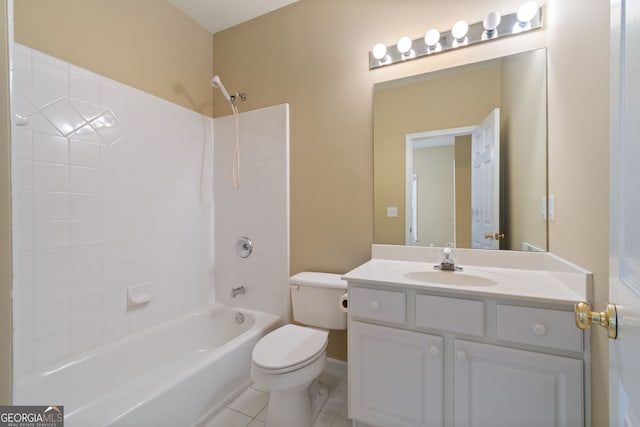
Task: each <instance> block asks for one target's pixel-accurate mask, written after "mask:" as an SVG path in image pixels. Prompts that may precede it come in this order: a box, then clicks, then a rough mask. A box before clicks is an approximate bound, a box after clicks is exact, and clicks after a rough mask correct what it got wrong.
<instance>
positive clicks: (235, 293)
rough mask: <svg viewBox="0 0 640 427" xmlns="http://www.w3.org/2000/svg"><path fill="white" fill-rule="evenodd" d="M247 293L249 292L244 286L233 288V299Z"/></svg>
mask: <svg viewBox="0 0 640 427" xmlns="http://www.w3.org/2000/svg"><path fill="white" fill-rule="evenodd" d="M245 292H247V290H246V289H245V288H244V286H237V287H235V288H231V298H235V297H237V296H238V295H243V294H244V293H245Z"/></svg>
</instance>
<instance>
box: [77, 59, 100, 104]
mask: <svg viewBox="0 0 640 427" xmlns="http://www.w3.org/2000/svg"><path fill="white" fill-rule="evenodd" d="M69 95H70V96H71V97H72V98H76V99H81V100H83V101H85V102H89V103H93V104H96V105H98V104H100V82H99V81H98V80H97V79H95V78H92V76H91V75H90V74H89V73H87V72H86V71H84V70H83V69H81V68H77V67H73V66H72V67H71V73H70V75H69Z"/></svg>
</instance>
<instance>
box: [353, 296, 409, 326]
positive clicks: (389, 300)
mask: <svg viewBox="0 0 640 427" xmlns="http://www.w3.org/2000/svg"><path fill="white" fill-rule="evenodd" d="M349 312H350V313H351V316H355V317H360V318H363V319H371V320H380V321H383V322H392V323H399V324H404V323H405V321H406V294H405V293H404V292H396V291H382V290H379V289H367V288H351V290H350V294H349Z"/></svg>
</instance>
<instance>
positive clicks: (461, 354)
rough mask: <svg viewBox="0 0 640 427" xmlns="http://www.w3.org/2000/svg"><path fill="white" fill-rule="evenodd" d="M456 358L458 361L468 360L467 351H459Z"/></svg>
mask: <svg viewBox="0 0 640 427" xmlns="http://www.w3.org/2000/svg"><path fill="white" fill-rule="evenodd" d="M456 356H457V357H458V360H467V352H466V351H462V350H459V351H458V353H456Z"/></svg>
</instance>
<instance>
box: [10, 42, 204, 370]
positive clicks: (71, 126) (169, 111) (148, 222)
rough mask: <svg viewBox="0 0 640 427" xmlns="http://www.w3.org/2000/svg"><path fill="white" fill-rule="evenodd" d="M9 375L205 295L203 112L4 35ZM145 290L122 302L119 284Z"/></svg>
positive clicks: (170, 313)
mask: <svg viewBox="0 0 640 427" xmlns="http://www.w3.org/2000/svg"><path fill="white" fill-rule="evenodd" d="M13 55H14V56H13V77H12V78H13V89H12V94H11V95H12V103H13V106H12V107H13V110H12V114H13V122H14V124H13V129H12V195H13V200H12V205H13V233H14V234H13V236H14V239H13V240H14V283H13V298H14V301H13V309H14V325H13V327H14V364H15V366H14V373H15V374H14V375H15V376H16V377H20V376H24V375H26V374H28V373H30V372H32V371H35V370H37V369H39V368H41V367H44V366H46V365H47V364H49V363H51V362H54V361H57V360H60V359H63V358H65V357H68V356H71V355H74V354H78V353H81V352H83V351H86V350H88V349H91V348H93V347H96V346H99V345H101V344H104V343H106V342H109V341H112V340H115V339H117V338H120V337H123V336H125V335H129V334H132V333H134V332H137V331H139V330H141V329H143V328H146V327H149V326H152V325H154V324H156V323H158V322H161V321H163V320H166V319H169V318H172V317H175V316H177V315H179V314H181V313H185V312H188V311H190V310H193V309H196V308H199V307H202V306H203V305H206V304H207V302H208V301H210V299H211V298H212V297H211V296H210V295H209V294H210V292H211V291H210V289H212V287H211V282H212V280H213V277H212V275H213V248H212V243H211V241H212V235H213V183H212V180H213V177H212V175H213V171H212V164H213V159H212V156H213V149H212V143H213V135H212V131H213V121H212V120H211V119H210V118H208V117H205V116H202V115H200V114H197V113H195V112H193V111H191V110H187V109H185V108H182V107H179V106H177V105H175V104H172V103H170V102H167V101H164V100H162V99H159V98H156V97H154V96H151V95H148V94H146V93H143V92H141V91H138V90H136V89H133V88H131V87H128V86H125V85H122V84H120V83H117V82H115V81H112V80H109V79H106V78H104V77H101V76H99V75H96V74H93V73H90V72H88V71H86V70H83V69H80V68H77V67H75V66H73V65H71V64H68V63H66V62H63V61H60V60H58V59H55V58H52V57H50V56H47V55H44V54H42V53H40V52H37V51H34V50H31V49H28V48H26V47H24V46H21V45H18V44H15V45H14V52H13ZM142 284H150V287H151V290H152V293H153V297H154V299H153V300H152V301H151V302H149V303H148V304H146V305H143V306H139V307H135V308H132V307H128V306H127V288H128V287H131V286H137V285H142Z"/></svg>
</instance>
